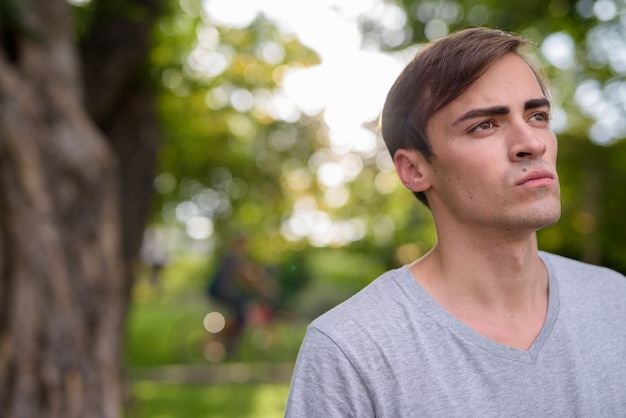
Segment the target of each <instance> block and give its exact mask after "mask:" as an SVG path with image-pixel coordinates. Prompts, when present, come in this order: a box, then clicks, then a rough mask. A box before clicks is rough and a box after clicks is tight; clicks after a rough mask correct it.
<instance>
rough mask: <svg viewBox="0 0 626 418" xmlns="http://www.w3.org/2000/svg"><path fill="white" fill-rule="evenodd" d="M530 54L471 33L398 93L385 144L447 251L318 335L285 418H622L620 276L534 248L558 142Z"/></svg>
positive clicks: (349, 309)
mask: <svg viewBox="0 0 626 418" xmlns="http://www.w3.org/2000/svg"><path fill="white" fill-rule="evenodd" d="M526 43H527V42H526V41H525V40H524V39H521V38H518V37H515V36H512V35H510V34H506V33H503V32H500V31H496V30H490V29H469V30H465V31H461V32H458V33H456V34H453V35H451V36H449V37H447V38H444V39H442V40H439V41H437V42H435V43H433V44H431V45H429V46H427V47H425V48H423V49H422V50H421V51H420V52H419V53H418V54H417V55H416V57H415V59H414V60H413V61H412V62H411V63H410V64H409V65H408V66H407V68H406V69H405V70H404V71H403V73H402V74H401V75H400V76H399V78H398V80H397V81H396V83H395V84H394V86H393V87H392V88H391V91H390V92H389V95H388V97H387V102H386V103H385V108H384V110H383V116H382V129H383V130H382V132H383V137H384V139H385V141H386V143H387V146H388V147H389V150H390V152H391V154H392V156H393V159H394V162H395V165H396V170H397V172H398V175H399V177H400V180H401V181H402V183H403V184H404V186H405V187H406V188H407V189H409V190H410V191H412V192H414V193H415V194H416V195H417V196H418V198H419V199H420V200H421V201H422V202H424V203H426V204H427V205H428V206H429V207H430V209H431V211H432V216H433V219H434V222H435V226H436V229H437V243H436V245H435V246H434V248H432V250H431V251H430V252H429V253H428V254H426V255H425V256H424V257H422V258H421V259H419V260H417V261H415V262H414V263H412V264H410V265H408V266H404V267H402V268H399V269H397V270H393V271H390V272H387V273H386V274H384V275H382V276H381V277H379V278H378V279H376V280H375V281H374V282H373V283H371V284H370V285H369V286H367V287H366V288H365V289H363V290H362V291H361V292H359V293H358V294H357V295H355V296H353V297H352V298H351V299H349V300H348V301H346V302H344V303H343V304H341V305H339V306H338V307H336V308H334V309H332V310H331V311H329V312H327V313H326V314H324V315H322V316H321V317H320V318H318V319H316V320H315V321H314V322H313V323H312V324H311V325H310V327H309V329H308V332H307V335H306V337H305V340H304V342H303V345H302V348H301V350H300V354H299V356H298V361H297V364H296V369H295V373H294V376H293V381H292V385H291V392H290V395H289V400H288V404H287V409H286V416H287V417H359V418H362V417H394V418H397V417H407V416H411V417H412V416H419V417H431V416H432V417H442V416H445V417H456V416H458V417H478V416H480V417H517V416H519V417H556V416H580V417H598V416H604V417H616V416H625V415H626V278H624V276H622V275H620V274H618V273H616V272H614V271H611V270H608V269H605V268H601V267H595V266H591V265H587V264H583V263H580V262H577V261H573V260H569V259H565V258H562V257H559V256H556V255H552V254H548V253H545V252H540V251H538V248H537V240H536V231H537V230H539V229H541V228H544V227H546V226H550V225H552V224H554V223H555V222H556V221H557V220H558V219H559V216H560V201H559V182H558V177H557V173H556V170H555V165H556V155H557V142H556V138H555V136H554V134H553V133H552V131H551V129H550V125H549V113H550V102H549V101H548V98H547V94H546V87H545V85H544V83H543V81H542V80H541V78H540V77H539V76H538V73H537V71H535V70H533V68H532V66H531V65H529V63H528V61H527V60H526V59H525V58H524V56H523V55H521V52H520V51H519V49H520V47H521V46H523V45H525V44H526Z"/></svg>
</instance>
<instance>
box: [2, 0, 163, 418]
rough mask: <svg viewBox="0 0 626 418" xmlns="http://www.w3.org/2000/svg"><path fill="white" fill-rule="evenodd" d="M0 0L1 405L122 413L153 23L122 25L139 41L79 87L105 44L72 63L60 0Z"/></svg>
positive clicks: (149, 126) (150, 133)
mask: <svg viewBox="0 0 626 418" xmlns="http://www.w3.org/2000/svg"><path fill="white" fill-rule="evenodd" d="M0 3H3V4H0V6H2V7H1V8H0V11H1V12H2V13H5V15H4V16H2V19H0V23H1V25H2V27H0V33H1V35H0V36H1V38H0V42H1V45H0V48H1V49H0V388H1V389H0V411H2V416H4V417H7V418H10V417H28V418H30V417H68V418H70V417H119V416H121V414H122V398H123V384H122V335H123V325H124V318H125V314H126V311H127V306H128V303H129V297H128V294H129V293H128V292H129V288H130V283H131V280H132V274H131V273H132V266H133V264H134V262H135V260H136V257H137V252H138V250H139V246H140V243H141V234H142V231H143V224H144V220H145V217H146V213H147V208H148V202H149V197H150V194H149V193H150V180H151V176H152V172H153V170H154V162H155V155H156V133H155V123H154V117H153V115H152V112H151V105H150V100H149V96H148V95H146V93H144V92H143V91H142V85H141V84H140V83H138V75H139V74H140V70H141V66H142V65H143V61H144V58H145V56H146V54H147V50H148V43H147V42H146V40H147V39H148V34H149V30H150V28H149V21H150V20H149V19H143V20H141V22H139V23H137V24H135V25H131V24H128V25H127V27H129V28H133V29H135V30H137V29H136V28H137V27H139V28H140V29H139V33H143V34H144V35H143V37H141V39H139V40H138V39H133V38H127V37H125V36H133V35H137V32H135V33H133V34H131V35H129V34H128V32H127V33H126V34H125V36H124V34H119V35H121V42H123V44H124V43H125V47H132V46H133V45H135V46H136V45H137V44H136V42H139V41H141V48H140V49H136V50H135V54H136V59H134V60H133V61H132V62H126V65H121V66H118V67H117V68H116V71H118V72H120V73H122V74H124V75H125V77H124V79H123V80H122V81H121V82H120V81H118V82H117V84H116V83H115V82H113V81H111V84H109V85H104V84H103V83H104V82H105V81H106V80H104V79H103V78H102V77H100V78H98V75H96V78H95V80H94V78H93V77H92V78H91V82H92V83H94V82H95V83H96V85H98V88H95V87H91V88H89V87H88V88H85V87H84V86H85V85H88V84H89V83H88V82H86V83H84V82H83V76H82V75H81V68H82V67H83V66H85V68H88V65H87V63H89V65H98V61H99V63H100V64H101V65H102V68H104V64H102V63H103V62H106V60H107V59H108V58H110V55H111V54H113V53H114V51H116V48H115V45H114V44H111V45H110V49H109V50H108V51H102V50H101V51H100V57H99V58H98V59H97V60H96V59H92V60H91V61H89V60H82V59H81V57H80V53H81V52H85V51H89V49H88V48H89V41H88V42H86V49H84V50H83V51H80V50H79V48H78V47H77V44H76V42H75V40H73V39H72V37H71V36H72V33H73V25H72V20H71V10H70V7H69V6H68V4H67V2H66V0H33V1H29V2H23V1H22V0H0ZM126 3H131V2H126ZM132 3H134V4H135V5H141V6H143V3H146V2H132ZM118 4H119V3H118ZM8 10H9V11H11V14H8V13H7V11H8ZM146 10H148V9H146ZM152 11H153V9H152ZM147 17H151V18H153V17H154V14H152V15H149V16H147ZM101 22H102V25H101V24H99V23H98V22H97V23H96V24H95V26H94V30H93V32H92V34H91V38H89V39H96V38H97V37H98V36H99V34H101V31H100V28H101V27H102V26H103V25H104V22H105V20H102V21H101ZM146 22H148V23H146ZM135 38H136V37H135ZM118 42H119V41H118ZM118 45H119V44H118ZM107 54H109V55H108V56H107ZM88 55H89V54H85V56H88ZM109 71H110V68H109ZM86 79H87V80H88V81H89V77H87V78H86ZM99 81H100V84H98V82H99ZM103 90H107V92H108V93H109V96H110V97H109V96H108V97H109V99H111V97H112V101H113V104H111V105H109V107H108V109H107V108H106V107H102V108H101V111H102V113H100V114H99V115H98V116H97V117H96V116H94V110H93V108H92V106H89V107H87V106H85V105H84V103H85V102H89V103H91V104H96V103H100V101H99V100H98V98H97V97H94V96H92V94H98V93H100V92H102V91H103ZM138 153H140V154H141V155H142V156H143V158H142V159H140V161H141V163H139V164H132V163H131V162H132V161H133V160H134V159H135V158H136V156H137V154H138ZM129 197H130V200H126V199H127V198H129ZM124 226H126V227H128V228H124Z"/></svg>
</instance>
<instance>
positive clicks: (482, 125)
mask: <svg viewBox="0 0 626 418" xmlns="http://www.w3.org/2000/svg"><path fill="white" fill-rule="evenodd" d="M493 126H494V123H493V121H491V120H486V121H484V122H481V123H479V124H478V125H476V126H474V127H473V128H472V131H485V130H487V129H490V128H493Z"/></svg>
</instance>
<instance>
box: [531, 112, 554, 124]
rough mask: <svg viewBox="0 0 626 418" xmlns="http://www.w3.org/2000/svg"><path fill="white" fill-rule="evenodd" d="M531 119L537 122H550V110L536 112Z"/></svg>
mask: <svg viewBox="0 0 626 418" xmlns="http://www.w3.org/2000/svg"><path fill="white" fill-rule="evenodd" d="M531 119H533V120H536V121H537V122H550V114H549V113H548V112H539V113H535V114H534V115H533V116H532V118H531Z"/></svg>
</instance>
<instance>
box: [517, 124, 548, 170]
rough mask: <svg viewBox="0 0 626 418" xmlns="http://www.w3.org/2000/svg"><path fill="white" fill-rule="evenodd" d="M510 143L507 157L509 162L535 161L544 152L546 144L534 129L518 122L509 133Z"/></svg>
mask: <svg viewBox="0 0 626 418" xmlns="http://www.w3.org/2000/svg"><path fill="white" fill-rule="evenodd" d="M509 134H510V138H509V140H510V141H511V144H510V147H509V157H510V158H511V161H518V160H521V159H524V158H525V159H535V158H539V157H541V156H542V155H543V154H545V152H546V143H545V142H544V141H543V140H542V139H541V138H540V137H539V136H538V132H537V131H536V128H533V127H532V126H530V125H528V124H527V123H526V122H525V121H520V122H517V123H515V124H513V125H512V128H511V132H509Z"/></svg>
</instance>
